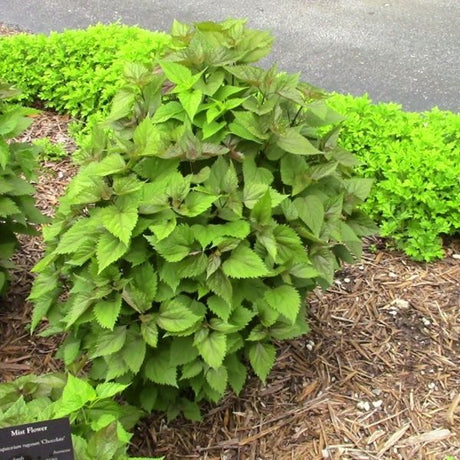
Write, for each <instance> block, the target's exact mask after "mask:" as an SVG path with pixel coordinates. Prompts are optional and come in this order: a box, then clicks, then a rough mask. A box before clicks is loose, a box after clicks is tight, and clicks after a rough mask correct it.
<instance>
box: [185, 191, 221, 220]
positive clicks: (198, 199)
mask: <svg viewBox="0 0 460 460" xmlns="http://www.w3.org/2000/svg"><path fill="white" fill-rule="evenodd" d="M218 198H219V196H218V195H208V194H207V193H201V192H190V193H189V194H188V195H187V197H186V198H185V200H184V202H183V203H182V205H181V206H180V207H179V208H177V209H176V211H177V213H178V214H181V215H183V216H187V217H195V216H198V215H200V214H202V213H203V212H204V211H206V210H207V209H209V208H210V207H211V206H212V204H213V203H214V202H215V201H216V200H217V199H218Z"/></svg>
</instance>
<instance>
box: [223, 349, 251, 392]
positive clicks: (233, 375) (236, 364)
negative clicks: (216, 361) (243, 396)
mask: <svg viewBox="0 0 460 460" xmlns="http://www.w3.org/2000/svg"><path fill="white" fill-rule="evenodd" d="M224 364H225V367H226V368H227V371H228V383H229V384H230V386H231V387H232V389H233V391H234V392H235V393H236V394H237V395H238V394H239V393H240V392H241V390H242V389H243V387H244V384H245V382H246V377H247V374H248V371H247V369H246V366H245V365H244V364H243V363H241V361H240V360H239V359H238V357H237V355H236V354H235V353H234V354H231V355H229V356H227V357H226V358H225V361H224Z"/></svg>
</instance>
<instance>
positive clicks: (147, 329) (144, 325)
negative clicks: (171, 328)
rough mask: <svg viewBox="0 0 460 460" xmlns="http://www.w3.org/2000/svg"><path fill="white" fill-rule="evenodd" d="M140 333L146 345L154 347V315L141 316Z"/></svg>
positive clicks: (155, 345) (156, 342) (155, 337)
mask: <svg viewBox="0 0 460 460" xmlns="http://www.w3.org/2000/svg"><path fill="white" fill-rule="evenodd" d="M141 321H142V322H141V335H142V337H143V339H144V340H145V343H147V345H150V346H151V347H152V348H156V347H157V345H158V327H157V319H156V316H155V315H146V316H141Z"/></svg>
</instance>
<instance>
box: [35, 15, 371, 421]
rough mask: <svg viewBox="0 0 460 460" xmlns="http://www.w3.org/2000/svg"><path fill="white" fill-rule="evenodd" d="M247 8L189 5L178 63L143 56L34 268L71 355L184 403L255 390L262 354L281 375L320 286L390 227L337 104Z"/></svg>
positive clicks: (162, 398) (171, 404) (175, 56)
mask: <svg viewBox="0 0 460 460" xmlns="http://www.w3.org/2000/svg"><path fill="white" fill-rule="evenodd" d="M243 24H244V22H243V21H238V20H230V21H226V22H224V23H222V24H215V23H202V24H197V25H195V28H192V27H190V26H187V25H184V24H180V23H177V22H176V23H175V24H174V26H173V35H174V37H175V40H176V43H175V46H176V47H177V48H179V49H178V50H177V51H176V52H173V53H171V54H170V55H169V56H168V59H167V60H162V61H161V62H160V66H161V67H156V68H155V69H154V70H153V71H152V70H150V69H147V68H145V67H143V66H141V65H131V66H129V67H128V68H127V69H126V78H127V81H128V84H127V86H126V87H124V88H123V89H121V90H120V92H119V93H117V95H116V96H115V98H114V102H113V106H112V109H111V113H110V115H109V117H108V119H107V121H106V124H105V127H104V126H99V127H97V128H96V129H95V130H94V132H93V133H92V137H91V141H90V142H88V143H87V144H88V146H87V148H86V149H84V150H83V151H82V152H80V154H79V155H78V158H79V160H80V161H81V163H82V165H83V166H82V168H81V170H80V172H79V173H78V175H77V176H76V177H75V178H74V180H73V181H72V182H71V184H70V185H69V187H68V189H67V191H66V194H65V196H64V197H63V198H62V200H61V205H60V207H59V209H58V211H57V214H56V218H55V220H54V222H53V224H52V225H51V226H50V227H49V228H47V229H46V231H45V240H46V244H47V250H46V255H45V257H44V258H43V259H42V260H41V261H40V262H39V263H38V264H37V266H36V267H35V269H34V270H35V271H36V272H38V273H39V275H38V277H37V278H36V281H35V283H34V286H33V289H32V292H31V295H30V299H31V300H32V301H33V302H34V304H35V306H34V312H33V318H32V329H35V327H36V326H37V324H38V323H39V321H40V320H41V319H42V318H43V317H44V316H46V317H47V318H48V320H49V327H48V329H47V330H46V331H45V334H55V333H62V332H68V336H67V338H66V340H65V342H64V344H63V346H62V347H61V349H60V352H59V356H60V357H61V358H63V359H64V361H65V363H66V365H67V366H71V367H72V368H78V367H80V366H82V365H85V364H86V363H87V361H88V359H89V360H90V361H91V362H92V368H91V376H92V378H95V379H103V380H113V379H115V380H119V381H121V382H130V383H131V382H132V385H131V387H130V390H131V393H130V397H131V398H133V399H132V400H133V401H134V400H136V401H138V402H140V403H141V405H142V406H143V407H144V408H145V409H147V410H151V409H159V410H164V411H167V413H168V416H169V417H170V418H173V417H175V416H176V415H177V414H178V413H180V412H181V411H182V412H183V413H184V414H185V416H186V417H188V418H191V419H197V418H199V410H198V406H197V405H196V402H198V401H200V400H209V401H213V402H217V401H218V400H219V399H220V398H221V397H222V395H223V394H224V392H225V391H226V389H227V387H228V385H230V387H231V388H232V389H233V390H234V391H235V392H237V393H238V392H239V391H240V390H241V389H242V387H243V385H244V383H245V380H246V375H247V369H246V363H247V362H249V363H250V365H251V367H252V369H253V370H254V372H255V373H256V374H257V376H258V377H259V378H260V379H261V380H262V381H265V380H266V378H267V375H268V374H269V371H270V369H271V367H272V365H273V363H274V360H275V355H276V349H275V346H274V344H273V342H274V341H276V340H284V339H290V338H293V337H297V336H300V335H302V334H305V333H306V332H307V331H308V325H307V323H306V315H305V305H304V298H305V296H306V294H307V292H308V291H309V290H311V289H313V288H314V287H315V286H316V285H317V283H319V284H321V285H322V286H327V285H329V284H330V283H331V282H332V280H333V275H334V270H335V269H336V268H337V267H338V266H339V263H340V261H341V260H346V261H348V262H353V261H354V259H355V258H358V257H360V254H361V241H360V238H359V236H360V235H364V234H367V233H369V232H371V231H373V230H374V225H373V224H372V222H371V221H370V220H369V219H368V218H367V217H365V215H363V214H362V213H361V212H360V211H357V210H356V206H357V205H358V204H360V203H362V201H363V200H364V199H365V198H366V196H367V194H368V192H369V189H370V186H371V182H372V181H371V180H370V179H359V178H356V177H355V176H354V173H353V166H354V165H355V159H354V157H353V155H351V154H350V153H348V152H346V151H345V150H344V149H343V148H340V147H337V146H336V145H335V140H336V138H337V135H338V129H337V128H333V129H332V130H330V131H329V132H328V133H327V134H325V135H319V131H320V130H321V129H323V128H324V126H327V125H329V124H330V123H331V122H335V121H337V114H335V112H333V111H332V110H330V109H328V107H327V105H326V104H325V103H324V101H322V98H323V97H324V95H322V94H321V93H320V92H319V91H317V90H315V89H314V88H312V87H310V86H308V85H307V84H304V83H299V82H298V75H288V74H285V73H278V72H277V70H276V68H272V69H270V70H268V71H265V70H262V69H260V68H258V67H255V66H251V65H249V63H251V62H254V61H257V60H258V59H260V58H262V57H263V56H265V55H266V54H267V53H268V52H269V50H270V48H271V44H272V38H271V37H270V36H269V35H268V34H267V33H264V32H260V31H255V30H250V29H246V28H245V27H244V26H243ZM65 291H67V292H68V296H62V295H61V294H63V293H64V292H65Z"/></svg>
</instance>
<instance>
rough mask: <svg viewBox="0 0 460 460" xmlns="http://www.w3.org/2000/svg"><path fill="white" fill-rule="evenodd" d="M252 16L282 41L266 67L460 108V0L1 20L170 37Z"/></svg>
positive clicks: (88, 10)
mask: <svg viewBox="0 0 460 460" xmlns="http://www.w3.org/2000/svg"><path fill="white" fill-rule="evenodd" d="M227 17H246V18H248V20H249V25H250V26H252V27H255V28H261V29H268V30H271V31H272V33H273V34H274V36H275V38H276V40H275V45H274V52H273V53H272V55H271V57H270V59H268V60H267V61H266V62H265V63H266V64H268V63H269V62H272V61H276V62H278V64H279V67H280V69H281V70H286V71H290V72H298V71H301V72H302V75H303V78H304V79H305V80H307V81H309V82H311V83H313V84H315V85H317V86H320V87H323V88H325V89H327V90H335V91H340V92H346V93H348V92H349V93H351V94H355V95H360V94H362V93H364V92H368V93H369V94H370V95H371V97H372V98H373V99H374V100H375V101H385V102H387V101H395V102H399V103H401V104H403V106H404V108H405V109H406V110H428V109H430V108H431V107H433V106H438V107H440V108H441V109H447V110H453V111H455V112H459V111H460V97H459V96H460V0H193V1H187V0H134V1H132V0H0V22H5V23H8V24H14V25H19V26H20V27H22V28H26V29H28V30H32V31H34V32H45V33H47V32H49V31H50V30H57V31H61V30H63V29H65V28H84V27H87V26H88V25H89V24H94V23H96V22H103V23H109V22H113V21H116V20H121V21H122V22H123V23H126V24H138V25H140V26H141V27H144V28H147V29H151V30H163V31H168V30H169V28H170V26H171V23H172V21H173V19H174V18H176V19H178V20H180V21H183V22H193V21H201V20H221V19H225V18H227Z"/></svg>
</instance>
